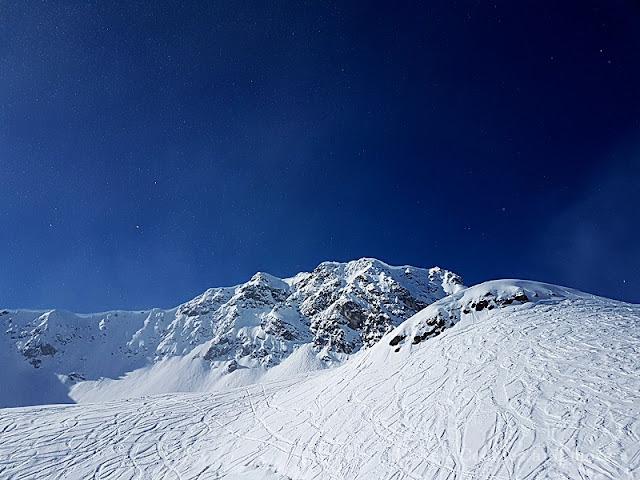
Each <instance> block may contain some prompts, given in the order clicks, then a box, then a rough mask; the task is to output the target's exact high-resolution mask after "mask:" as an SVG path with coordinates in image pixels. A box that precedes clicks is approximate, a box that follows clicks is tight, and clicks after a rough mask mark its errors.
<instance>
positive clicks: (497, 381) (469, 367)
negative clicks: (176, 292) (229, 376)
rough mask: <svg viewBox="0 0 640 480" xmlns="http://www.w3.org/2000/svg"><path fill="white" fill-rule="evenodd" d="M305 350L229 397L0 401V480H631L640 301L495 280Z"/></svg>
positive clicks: (636, 451)
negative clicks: (326, 348)
mask: <svg viewBox="0 0 640 480" xmlns="http://www.w3.org/2000/svg"><path fill="white" fill-rule="evenodd" d="M305 350H311V351H315V350H314V349H313V344H312V343H308V344H306V345H302V346H300V347H298V348H296V349H294V351H293V353H292V354H291V355H289V356H288V357H287V360H286V361H283V362H281V363H280V364H279V365H278V366H275V367H274V368H273V369H269V370H268V372H267V374H266V375H265V376H263V377H262V378H261V379H260V380H261V381H259V382H258V383H254V384H246V385H243V386H241V387H238V388H231V389H226V390H218V391H215V392H209V393H204V392H199V393H173V394H164V395H157V396H147V397H141V398H129V399H124V400H118V401H109V402H103V403H93V404H79V405H49V406H35V407H21V408H8V409H2V410H0V477H2V478H54V477H55V478H96V479H115V478H150V479H155V478H176V479H204V478H212V479H213V478H247V479H255V478H269V479H287V478H292V479H303V478H304V479H307V478H317V479H325V478H329V479H331V478H333V479H357V478H362V479H365V478H366V479H370V478H389V479H391V478H394V479H398V478H408V479H409V478H410V479H425V478H429V479H431V478H435V479H438V478H443V479H444V478H474V479H476V478H477V479H491V478H493V479H525V478H570V479H573V478H588V479H594V478H611V479H633V478H638V477H640V375H639V374H640V356H639V354H640V306H638V305H632V304H626V303H622V302H616V301H612V300H608V299H604V298H600V297H595V296H592V295H588V294H584V293H581V292H578V291H575V290H571V289H568V288H563V287H557V286H553V285H548V284H542V283H537V282H528V281H521V280H501V281H493V282H487V283H484V284H481V285H477V286H474V287H471V288H468V289H463V288H459V289H457V290H456V291H455V292H452V294H451V295H449V296H446V297H444V298H442V299H440V300H438V301H436V302H435V303H432V304H431V305H430V306H428V307H426V308H424V309H422V310H421V311H420V312H419V313H417V314H416V315H414V316H412V317H411V318H409V319H408V320H406V321H404V322H403V323H401V324H400V325H398V326H397V327H395V328H394V329H393V330H392V331H389V332H388V333H387V334H386V335H385V336H383V337H382V338H381V339H380V341H378V342H377V343H376V344H375V345H373V346H372V347H371V348H363V349H360V350H359V351H358V352H357V353H353V354H351V356H350V358H348V359H347V360H346V361H344V362H343V363H342V364H341V365H340V366H337V367H335V368H326V369H322V370H316V371H310V370H313V368H298V367H297V366H296V365H297V363H296V362H299V363H300V365H304V364H305V362H309V361H311V362H312V363H313V362H314V361H319V362H323V363H324V361H323V360H322V359H318V357H317V356H316V355H311V354H309V352H305ZM288 362H291V364H290V366H289V367H288V366H287V364H288ZM310 367H313V366H310ZM278 368H282V369H283V371H282V374H281V375H276V374H275V373H274V372H276V370H277V369H278ZM287 368H288V369H287ZM299 372H302V373H299ZM268 375H273V376H272V377H271V378H268Z"/></svg>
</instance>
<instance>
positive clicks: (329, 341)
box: [0, 258, 464, 406]
mask: <svg viewBox="0 0 640 480" xmlns="http://www.w3.org/2000/svg"><path fill="white" fill-rule="evenodd" d="M463 288H464V286H463V284H462V280H461V279H460V278H459V277H458V276H457V275H455V274H453V273H451V272H448V271H446V270H442V269H440V268H438V267H435V268H431V269H421V268H416V267H410V266H404V267H393V266H390V265H387V264H385V263H383V262H381V261H379V260H376V259H371V258H362V259H360V260H356V261H353V262H348V263H337V262H325V263H322V264H320V265H319V266H318V267H317V268H316V269H315V270H314V271H313V272H310V273H300V274H298V275H296V276H295V277H292V278H288V279H279V278H277V277H274V276H272V275H269V274H266V273H261V272H259V273H257V274H256V275H254V276H253V277H252V278H251V280H249V281H248V282H247V283H245V284H242V285H238V286H236V287H228V288H212V289H209V290H207V291H206V292H204V293H203V294H202V295H199V296H198V297H196V298H194V299H193V300H191V301H189V302H187V303H185V304H183V305H180V306H179V307H176V308H174V309H171V310H166V311H165V310H160V309H153V310H149V311H140V312H125V311H113V312H105V313H98V314H88V315H78V314H73V313H70V312H65V311H60V310H52V311H39V312H36V311H26V310H18V311H8V310H5V311H0V326H2V330H3V332H4V335H2V334H0V347H2V349H3V350H4V351H6V352H7V353H6V359H5V361H4V362H3V364H4V365H5V366H7V367H8V368H9V369H11V370H15V371H17V370H20V371H23V372H24V371H25V365H26V364H28V365H29V366H30V368H31V370H29V369H27V370H26V374H20V378H21V382H19V383H16V382H12V383H11V384H12V385H13V387H12V388H7V387H8V385H9V382H8V381H7V383H6V385H3V382H2V381H1V378H0V406H19V405H27V404H33V403H47V402H51V403H53V402H60V401H63V400H65V397H66V393H65V392H66V391H68V394H69V395H70V396H71V398H72V399H73V400H74V401H76V402H82V401H102V400H109V399H119V398H126V397H132V396H141V395H149V394H158V393H166V392H176V391H183V392H184V391H210V390H212V389H217V388H226V387H230V386H238V385H245V384H249V383H253V382H255V381H257V379H258V378H260V377H262V376H263V375H265V374H266V373H267V372H268V370H273V367H275V366H280V364H281V363H282V362H284V361H285V360H287V359H288V358H289V357H290V356H291V354H292V352H294V351H295V350H296V349H298V348H302V349H303V351H302V352H301V353H300V354H298V355H296V360H295V361H294V362H289V365H287V366H283V367H284V368H280V369H278V371H281V370H286V371H295V370H296V369H298V370H299V369H300V368H302V369H304V368H307V369H308V368H313V369H317V368H326V367H329V366H334V365H336V364H339V363H340V362H341V361H342V360H343V359H344V358H346V356H347V355H349V354H352V353H354V352H356V351H358V350H359V349H360V348H361V347H362V346H364V347H370V346H372V345H374V344H375V343H376V342H377V341H378V340H379V339H380V338H381V337H382V335H384V334H385V333H386V332H387V331H389V330H390V329H392V328H393V327H395V326H397V325H399V324H400V323H401V322H402V321H404V320H406V319H407V318H409V317H410V316H411V315H413V314H414V313H416V312H417V311H419V310H421V309H422V308H424V307H425V306H427V305H429V304H430V303H433V302H434V301H436V300H438V299H440V298H442V297H444V296H446V295H447V294H449V293H453V292H457V291H459V290H461V289H463ZM296 362H297V363H296ZM294 364H295V365H294ZM34 369H35V370H37V372H34V371H33V370H34ZM302 371H304V370H302ZM11 375H12V378H13V377H14V375H13V374H11ZM273 376H274V374H272V375H271V377H273ZM58 378H59V379H60V381H62V382H63V383H64V387H63V388H62V389H60V388H58V387H57V386H56V385H54V384H55V382H58V381H59V380H58ZM42 379H46V381H47V383H48V384H49V386H48V387H47V388H46V389H45V388H44V387H42V386H41V385H40V383H41V382H42ZM15 385H17V386H18V387H17V388H16V387H15ZM3 390H4V391H3ZM47 390H51V392H52V396H51V397H50V398H47V395H46V392H47ZM30 391H34V392H37V395H36V397H34V398H32V399H30V398H28V396H29V392H30ZM35 398H37V400H36V399H35ZM66 401H70V400H69V398H66Z"/></svg>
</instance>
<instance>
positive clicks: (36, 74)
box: [0, 0, 640, 312]
mask: <svg viewBox="0 0 640 480" xmlns="http://www.w3.org/2000/svg"><path fill="white" fill-rule="evenodd" d="M638 25H640V6H639V4H638V3H637V2H634V1H631V0H629V1H617V0H607V1H600V2H594V1H580V2H578V1H567V2H556V1H548V2H546V1H543V2H540V1H523V2H514V1H508V2H507V1H504V0H499V1H491V2H487V1H481V0H477V1H461V2H452V1H450V0H434V1H428V2H371V1H367V2H364V1H349V2H347V1H344V2H331V1H310V2H272V1H259V2H256V1H234V2H204V1H203V2H175V1H173V0H172V1H163V0H154V1H136V2H129V1H126V2H125V1H123V2H96V1H87V0H83V1H51V0H46V1H40V0H39V1H30V0H26V1H19V2H3V3H2V5H1V6H0V40H1V42H0V95H1V97H0V98H1V103H0V222H1V224H2V230H1V233H0V265H1V267H0V306H2V307H12V308H17V307H30V308H36V307H37V308H41V307H42V308H44V307H47V308H48V307H56V308H66V309H71V310H76V311H84V312H87V311H97V310H105V309H115V308H122V309H138V308H146V307H152V306H160V307H170V306H175V305H177V304H178V303H181V302H183V301H186V300H188V299H190V298H192V297H193V296H195V295H196V294H198V293H201V292H202V291H203V290H204V289H206V288H208V287H212V286H222V285H232V284H236V283H240V282H244V281H246V280H247V279H248V278H250V277H251V275H252V274H253V273H254V272H255V271H257V270H263V271H267V272H270V273H273V274H275V275H278V276H290V275H293V274H295V273H296V272H298V271H301V270H310V269H313V268H314V267H315V266H316V265H317V264H318V263H319V262H321V261H323V260H340V261H344V260H350V259H354V258H359V257H362V256H374V257H378V258H380V259H382V260H385V261H387V262H388V263H391V264H413V265H416V266H424V267H430V266H433V265H436V264H437V265H440V266H442V267H444V268H448V269H452V270H454V271H456V272H458V273H459V274H460V275H462V276H463V278H464V279H465V280H466V282H467V283H468V284H473V283H477V282H480V281H484V280H489V279H494V278H505V277H517V278H528V279H535V280H541V281H547V282H552V283H558V284H563V285H568V286H572V287H576V288H579V289H582V290H586V291H589V292H593V293H597V294H601V295H605V296H609V297H613V298H618V299H624V300H628V301H634V302H640V242H639V241H638V238H639V236H640V213H639V211H638V208H639V206H640V28H638Z"/></svg>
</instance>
